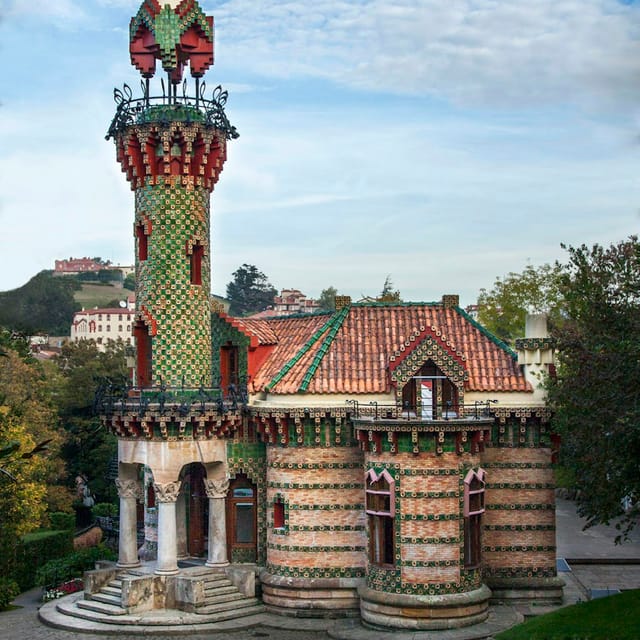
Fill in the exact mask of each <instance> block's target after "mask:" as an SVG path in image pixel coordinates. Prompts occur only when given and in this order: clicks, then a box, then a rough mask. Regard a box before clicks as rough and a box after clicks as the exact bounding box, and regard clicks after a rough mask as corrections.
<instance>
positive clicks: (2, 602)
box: [0, 577, 20, 611]
mask: <svg viewBox="0 0 640 640" xmlns="http://www.w3.org/2000/svg"><path fill="white" fill-rule="evenodd" d="M19 594H20V587H19V586H18V583H17V582H16V581H15V580H11V578H3V577H0V611H2V610H3V609H6V608H7V607H8V606H9V605H10V604H11V602H12V601H13V599H14V598H15V597H16V596H18V595H19Z"/></svg>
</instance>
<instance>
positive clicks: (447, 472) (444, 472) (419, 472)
mask: <svg viewBox="0 0 640 640" xmlns="http://www.w3.org/2000/svg"><path fill="white" fill-rule="evenodd" d="M483 466H485V465H483ZM462 470H463V467H459V468H457V469H401V470H400V475H403V476H458V475H460V474H461V473H462Z"/></svg>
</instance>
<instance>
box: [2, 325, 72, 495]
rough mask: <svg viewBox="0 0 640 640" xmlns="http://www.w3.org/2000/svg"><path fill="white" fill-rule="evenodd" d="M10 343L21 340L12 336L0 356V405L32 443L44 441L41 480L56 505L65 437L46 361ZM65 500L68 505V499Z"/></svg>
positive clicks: (63, 474)
mask: <svg viewBox="0 0 640 640" xmlns="http://www.w3.org/2000/svg"><path fill="white" fill-rule="evenodd" d="M13 345H16V346H17V348H18V349H21V348H22V341H21V340H20V339H19V338H16V339H14V340H13V342H11V343H9V345H8V347H7V350H6V352H5V356H4V357H2V358H0V405H2V406H4V407H6V409H7V414H6V415H8V416H9V418H10V419H11V420H13V421H17V423H19V424H20V425H23V426H24V428H25V429H26V433H27V434H28V436H29V438H30V439H31V440H32V441H33V442H35V443H47V449H48V451H49V453H50V455H48V456H47V457H46V459H44V460H43V462H42V468H41V479H42V480H43V482H45V483H46V496H45V498H46V502H47V504H48V505H52V506H56V507H59V504H60V501H61V499H62V498H63V497H64V494H65V492H66V490H65V487H64V482H65V477H66V469H65V464H64V461H63V460H62V458H61V457H60V456H59V451H60V446H61V444H62V442H63V439H64V438H63V433H62V432H61V430H60V428H59V423H58V415H57V411H56V408H55V405H54V403H53V398H52V389H51V384H50V382H51V380H50V378H49V376H48V375H47V368H46V365H45V363H40V362H38V361H36V360H34V359H33V358H31V356H30V355H29V354H27V355H24V354H22V353H20V352H19V351H16V350H15V349H14V348H13ZM23 453H24V452H23ZM66 493H67V494H68V492H66ZM66 503H67V504H68V505H69V504H70V499H69V500H67V501H66Z"/></svg>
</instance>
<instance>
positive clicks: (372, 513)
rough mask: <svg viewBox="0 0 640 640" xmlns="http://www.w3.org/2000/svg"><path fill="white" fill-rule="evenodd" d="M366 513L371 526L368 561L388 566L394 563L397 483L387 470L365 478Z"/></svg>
mask: <svg viewBox="0 0 640 640" xmlns="http://www.w3.org/2000/svg"><path fill="white" fill-rule="evenodd" d="M365 494H366V512H367V520H368V524H369V561H370V562H371V564H377V565H382V566H385V565H386V566H389V565H393V564H394V563H395V553H394V551H395V549H394V518H395V481H394V479H393V478H392V477H391V475H390V474H389V472H388V471H386V470H384V471H383V472H382V473H381V474H380V475H378V474H377V473H376V472H375V471H374V470H373V469H370V470H369V471H368V472H367V475H366V477H365Z"/></svg>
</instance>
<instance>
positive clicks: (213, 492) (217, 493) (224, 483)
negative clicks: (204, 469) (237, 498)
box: [204, 478, 229, 498]
mask: <svg viewBox="0 0 640 640" xmlns="http://www.w3.org/2000/svg"><path fill="white" fill-rule="evenodd" d="M204 490H205V492H206V494H207V498H226V497H227V491H229V478H222V479H220V480H209V478H205V479H204Z"/></svg>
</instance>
